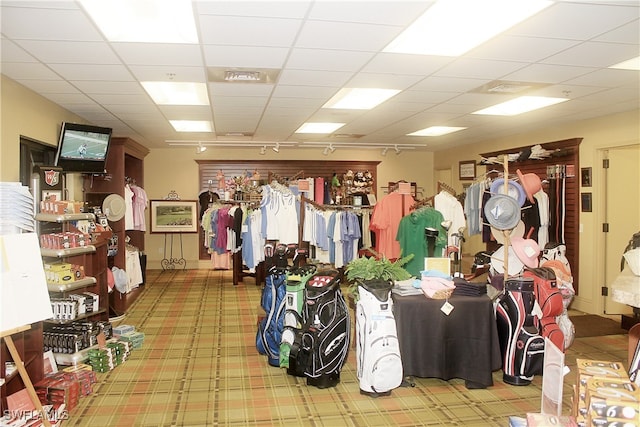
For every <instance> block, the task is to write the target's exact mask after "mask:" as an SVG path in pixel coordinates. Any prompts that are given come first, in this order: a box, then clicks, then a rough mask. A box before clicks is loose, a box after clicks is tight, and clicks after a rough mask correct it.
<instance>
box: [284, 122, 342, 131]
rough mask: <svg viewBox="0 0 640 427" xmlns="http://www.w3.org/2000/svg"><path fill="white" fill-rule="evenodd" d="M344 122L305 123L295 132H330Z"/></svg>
mask: <svg viewBox="0 0 640 427" xmlns="http://www.w3.org/2000/svg"><path fill="white" fill-rule="evenodd" d="M344 125H345V123H305V124H303V125H302V126H300V127H299V128H298V130H296V132H295V133H331V132H333V131H335V130H336V129H340V128H341V127H342V126H344Z"/></svg>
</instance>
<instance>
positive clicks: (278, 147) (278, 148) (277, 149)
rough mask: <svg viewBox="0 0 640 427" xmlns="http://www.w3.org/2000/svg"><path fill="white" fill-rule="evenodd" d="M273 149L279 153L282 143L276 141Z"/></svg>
mask: <svg viewBox="0 0 640 427" xmlns="http://www.w3.org/2000/svg"><path fill="white" fill-rule="evenodd" d="M271 149H272V150H273V151H275V152H276V153H279V152H280V143H279V142H276V145H275V146H274V147H271Z"/></svg>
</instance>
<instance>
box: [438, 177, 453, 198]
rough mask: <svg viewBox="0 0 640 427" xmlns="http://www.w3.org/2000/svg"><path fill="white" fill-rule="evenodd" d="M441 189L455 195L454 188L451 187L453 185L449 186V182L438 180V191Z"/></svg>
mask: <svg viewBox="0 0 640 427" xmlns="http://www.w3.org/2000/svg"><path fill="white" fill-rule="evenodd" d="M441 191H446V192H447V193H449V194H451V195H452V196H457V194H456V190H454V189H453V187H451V186H450V185H449V184H446V183H444V182H441V181H438V193H439V192H441Z"/></svg>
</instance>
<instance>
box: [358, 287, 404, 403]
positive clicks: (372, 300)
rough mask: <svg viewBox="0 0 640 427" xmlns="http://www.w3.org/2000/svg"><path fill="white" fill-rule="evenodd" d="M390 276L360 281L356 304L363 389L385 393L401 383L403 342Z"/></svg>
mask: <svg viewBox="0 0 640 427" xmlns="http://www.w3.org/2000/svg"><path fill="white" fill-rule="evenodd" d="M392 287H393V282H391V281H387V280H367V281H363V282H360V283H358V294H359V300H358V303H357V304H356V337H357V338H356V340H357V341H356V357H357V375H358V379H359V380H360V392H361V393H363V394H369V395H372V396H374V397H377V396H384V395H388V394H390V393H391V390H392V389H394V388H396V387H399V386H400V385H401V384H402V379H403V370H402V359H401V357H400V345H399V344H398V333H397V330H396V319H395V317H394V315H393V300H392V299H391V288H392Z"/></svg>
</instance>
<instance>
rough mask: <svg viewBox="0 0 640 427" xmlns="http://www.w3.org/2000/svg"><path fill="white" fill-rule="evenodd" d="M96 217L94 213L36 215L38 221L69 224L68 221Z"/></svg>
mask: <svg viewBox="0 0 640 427" xmlns="http://www.w3.org/2000/svg"><path fill="white" fill-rule="evenodd" d="M95 218H96V217H95V215H94V214H92V213H77V214H48V213H39V214H36V220H37V221H46V222H59V223H63V222H67V221H79V220H83V219H95Z"/></svg>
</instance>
